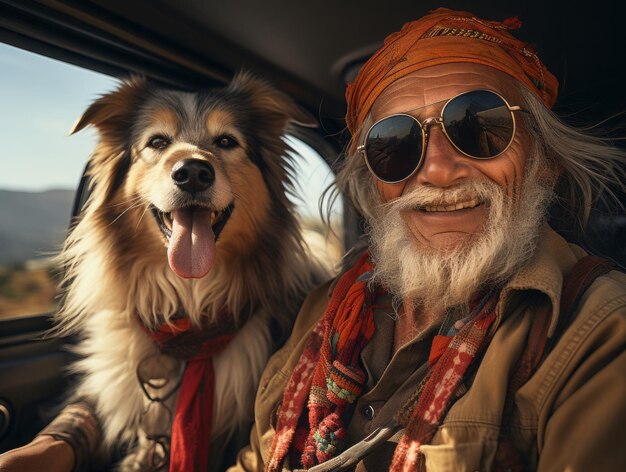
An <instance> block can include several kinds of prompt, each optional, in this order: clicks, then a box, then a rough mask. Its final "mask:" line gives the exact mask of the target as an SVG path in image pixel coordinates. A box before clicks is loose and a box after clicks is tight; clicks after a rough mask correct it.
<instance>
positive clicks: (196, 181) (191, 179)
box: [171, 159, 215, 194]
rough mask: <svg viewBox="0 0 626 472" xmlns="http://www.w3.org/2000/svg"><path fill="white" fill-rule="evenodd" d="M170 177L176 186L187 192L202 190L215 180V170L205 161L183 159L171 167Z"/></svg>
mask: <svg viewBox="0 0 626 472" xmlns="http://www.w3.org/2000/svg"><path fill="white" fill-rule="evenodd" d="M171 177H172V179H173V180H174V183H175V184H176V186H177V187H178V188H179V189H181V190H183V191H185V192H189V193H192V194H193V193H198V192H202V191H203V190H206V189H207V188H209V187H210V186H211V185H212V184H213V182H214V181H215V170H214V169H213V167H212V166H211V164H209V163H208V162H206V161H201V160H200V159H183V160H181V161H178V162H177V163H176V164H174V166H173V167H172V173H171Z"/></svg>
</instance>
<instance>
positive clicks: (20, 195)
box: [0, 43, 342, 319]
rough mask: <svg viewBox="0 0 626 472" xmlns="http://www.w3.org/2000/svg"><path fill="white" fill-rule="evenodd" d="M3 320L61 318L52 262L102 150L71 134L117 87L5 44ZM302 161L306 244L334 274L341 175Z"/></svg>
mask: <svg viewBox="0 0 626 472" xmlns="http://www.w3.org/2000/svg"><path fill="white" fill-rule="evenodd" d="M0 70H2V74H0V103H2V107H1V108H0V142H2V147H1V149H0V165H1V166H2V167H1V169H2V171H1V172H0V221H2V224H1V225H0V319H7V318H11V317H16V316H25V315H33V314H41V313H46V312H49V311H51V310H53V309H54V295H55V291H56V285H57V283H58V280H57V279H56V277H55V274H54V272H55V271H54V268H53V266H52V257H53V256H54V255H55V254H56V253H58V251H59V249H60V248H61V244H62V242H63V239H64V237H65V235H66V231H67V227H68V223H69V219H70V216H71V209H72V204H73V200H74V193H75V190H76V188H77V186H78V182H79V181H80V177H81V175H82V171H83V168H84V166H85V163H86V162H87V158H88V156H89V154H90V152H91V151H92V150H93V148H94V146H95V144H96V135H95V131H94V130H93V129H92V128H87V129H86V130H83V131H81V132H80V133H78V134H76V135H74V136H71V137H69V136H68V131H69V130H70V129H71V128H72V125H73V124H74V123H75V122H76V120H77V119H78V117H80V115H81V114H82V113H83V111H84V110H85V109H86V108H87V106H88V105H89V104H90V103H91V102H92V101H93V100H94V99H95V98H97V97H98V96H99V95H101V94H103V93H106V92H107V91H110V90H112V89H114V88H115V86H116V79H114V78H112V77H108V76H105V75H102V74H98V73H95V72H93V71H90V70H86V69H81V68H80V67H76V66H73V65H70V64H67V63H64V62H60V61H56V60H53V59H50V58H47V57H44V56H40V55H37V54H33V53H30V52H27V51H24V50H21V49H18V48H15V47H12V46H8V45H6V44H2V43H0ZM287 139H288V141H289V143H290V145H291V146H292V148H293V149H294V153H295V154H297V156H296V159H295V162H296V179H295V180H296V193H297V195H296V196H294V198H293V200H294V202H295V203H296V206H297V210H298V214H299V217H300V220H301V223H302V227H303V232H304V237H305V240H306V241H307V243H308V245H309V247H310V248H311V249H312V251H313V253H314V254H316V255H317V256H318V257H319V258H320V260H321V261H322V262H324V263H325V264H327V265H328V267H329V268H332V267H333V265H334V264H335V263H336V262H337V261H338V259H339V257H340V256H341V254H342V247H341V241H342V234H341V228H342V206H341V202H340V201H338V202H337V203H336V204H335V205H334V208H333V211H332V213H331V215H330V222H331V226H332V231H330V230H329V228H328V227H327V225H326V224H325V222H323V221H322V219H321V218H320V212H319V208H318V201H319V198H320V195H321V194H322V192H323V190H324V189H325V188H326V187H327V186H328V185H329V184H331V183H332V181H333V174H332V172H331V170H330V168H329V167H328V165H327V164H326V163H325V161H324V159H323V158H322V157H321V156H320V155H319V153H317V152H316V151H315V150H314V149H312V148H311V147H310V146H308V145H307V144H305V143H304V142H302V141H300V140H298V139H296V138H294V137H288V138H287Z"/></svg>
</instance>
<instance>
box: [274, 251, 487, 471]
mask: <svg viewBox="0 0 626 472" xmlns="http://www.w3.org/2000/svg"><path fill="white" fill-rule="evenodd" d="M371 271H372V264H371V263H370V261H369V259H368V254H367V252H366V253H364V254H363V255H362V256H361V258H360V259H359V261H358V262H357V263H356V264H355V266H354V267H352V269H350V270H349V271H347V272H346V273H345V274H344V275H343V276H342V277H341V278H340V279H339V282H338V283H337V285H336V287H335V289H334V290H333V293H332V296H331V299H330V302H329V304H328V307H327V309H326V312H325V313H324V316H323V317H322V319H321V320H320V322H319V323H318V324H317V326H316V327H315V329H314V330H313V332H312V334H311V335H310V337H309V339H308V340H307V342H306V345H305V348H304V352H303V353H302V355H301V357H300V359H299V361H298V363H297V364H296V367H295V369H294V371H293V374H292V376H291V378H290V380H289V383H288V384H287V387H286V389H285V393H284V396H283V401H282V404H281V407H280V411H279V413H278V420H277V424H276V435H275V436H274V441H273V443H272V449H271V456H270V460H269V463H268V467H267V470H268V471H274V472H277V471H279V470H281V467H282V465H283V462H284V460H285V458H286V457H287V456H288V454H291V458H292V459H294V460H295V461H296V462H300V463H301V464H293V465H295V466H299V465H302V466H304V467H305V468H311V467H312V466H314V465H316V464H320V463H323V462H326V461H327V460H329V459H331V458H333V457H335V456H336V455H338V454H339V453H340V452H342V450H343V448H344V443H343V441H344V439H345V437H346V432H347V425H348V423H349V421H350V417H349V411H350V409H349V408H348V406H349V405H350V404H351V403H353V402H354V401H355V400H356V399H357V398H358V397H359V395H360V394H361V391H362V388H363V385H364V382H365V373H364V372H363V370H362V368H361V366H360V354H361V351H362V349H363V348H364V347H365V345H366V344H367V343H368V341H369V340H370V339H371V338H372V336H373V334H374V321H373V301H374V299H375V296H376V293H375V292H374V290H373V289H372V287H371V286H370V285H369V284H368V282H369V279H370V273H371ZM485 298H486V297H483V300H482V303H480V304H478V305H477V306H476V307H474V309H475V310H476V311H479V312H478V313H477V314H476V316H474V317H473V318H472V319H471V320H469V321H468V322H467V323H466V324H465V325H464V326H463V327H462V328H461V329H460V330H459V331H458V333H457V334H456V335H455V336H454V337H451V338H450V341H449V343H447V345H446V346H445V347H439V348H438V350H439V352H438V353H437V356H436V357H437V358H433V359H432V361H433V364H434V365H433V366H432V369H431V371H430V374H429V376H428V378H427V380H426V383H425V385H424V388H423V391H422V393H421V395H420V396H419V400H418V402H417V404H416V405H415V407H414V408H413V410H412V414H411V415H410V416H411V418H410V420H409V423H408V426H407V428H406V433H405V435H404V437H403V439H402V440H401V442H400V443H399V444H398V447H397V448H396V452H395V455H394V459H393V464H392V469H391V470H394V471H400V470H414V469H415V467H416V465H417V463H418V461H420V460H421V459H420V456H421V454H420V452H419V448H420V445H421V444H425V443H428V442H429V441H430V440H431V439H432V437H433V434H434V433H435V431H436V430H437V427H438V425H439V424H440V423H441V421H442V420H443V417H444V416H445V414H446V412H447V411H448V409H449V408H450V406H451V404H452V403H453V402H454V401H455V400H456V399H457V398H458V395H457V392H458V390H459V387H460V386H461V385H462V381H463V379H464V378H465V376H466V373H467V372H468V368H469V367H470V365H471V364H472V363H473V362H474V361H476V360H477V359H480V357H481V356H482V354H483V353H484V350H485V348H486V346H487V345H488V343H489V339H490V338H489V337H488V336H487V333H488V332H489V327H490V326H491V325H492V323H493V322H494V320H495V318H496V315H495V306H496V301H497V297H496V296H495V295H493V294H491V295H490V296H489V297H488V298H487V299H486V300H485ZM470 312H474V310H470Z"/></svg>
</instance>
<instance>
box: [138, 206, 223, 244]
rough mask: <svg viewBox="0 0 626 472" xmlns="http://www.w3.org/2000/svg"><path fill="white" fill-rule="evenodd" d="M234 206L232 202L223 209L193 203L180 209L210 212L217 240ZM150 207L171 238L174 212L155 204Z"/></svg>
mask: <svg viewBox="0 0 626 472" xmlns="http://www.w3.org/2000/svg"><path fill="white" fill-rule="evenodd" d="M234 207H235V206H234V204H232V203H231V204H230V205H228V206H227V207H226V208H224V209H223V210H210V209H208V208H205V207H202V206H199V205H192V206H189V207H187V208H184V209H181V210H178V211H190V212H192V213H195V212H209V213H210V218H211V228H212V229H213V233H214V234H215V240H216V241H217V238H218V237H219V235H220V233H221V232H222V230H223V229H224V226H226V223H227V222H228V219H229V218H230V215H231V213H232V212H233V208H234ZM150 209H151V210H152V214H153V215H154V218H155V219H156V221H157V224H158V225H159V229H160V230H161V232H162V233H163V235H164V236H165V237H166V238H167V239H168V240H169V239H170V238H171V237H172V226H173V224H174V221H173V219H172V213H166V212H163V211H161V210H159V209H158V208H156V207H155V206H154V205H152V206H151V208H150Z"/></svg>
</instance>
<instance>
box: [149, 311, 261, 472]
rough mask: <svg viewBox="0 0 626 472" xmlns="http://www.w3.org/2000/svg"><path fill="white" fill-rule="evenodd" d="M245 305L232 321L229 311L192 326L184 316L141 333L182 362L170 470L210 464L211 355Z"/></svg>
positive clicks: (223, 343)
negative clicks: (199, 324)
mask: <svg viewBox="0 0 626 472" xmlns="http://www.w3.org/2000/svg"><path fill="white" fill-rule="evenodd" d="M249 311H250V310H247V309H244V310H243V311H242V314H241V315H240V317H239V319H238V323H237V324H235V320H234V319H233V316H232V314H230V313H228V312H223V313H220V314H218V316H217V319H216V320H213V321H210V322H209V321H206V319H205V318H203V324H202V326H200V327H196V326H193V325H192V324H191V322H190V320H189V319H188V318H179V319H176V320H174V321H173V322H171V323H170V324H167V323H163V324H162V325H161V326H159V327H158V328H157V329H156V330H149V329H148V328H146V327H145V326H144V325H143V324H142V323H141V322H140V324H141V326H142V327H143V328H144V331H145V332H146V333H147V334H148V335H149V336H150V337H151V338H152V340H153V341H154V342H155V344H156V345H157V346H159V348H160V349H161V352H163V353H164V354H168V355H171V356H172V357H176V358H179V359H183V360H185V361H186V365H185V372H184V374H183V378H182V382H181V385H180V392H179V396H178V402H177V404H176V412H175V414H174V420H173V423H172V436H171V444H170V471H182V470H184V471H190V472H191V471H193V472H204V471H206V470H207V467H208V453H209V443H210V440H211V424H212V414H213V391H214V387H215V372H214V370H213V360H212V359H213V357H215V356H216V355H218V354H219V353H221V352H222V351H223V350H224V348H226V346H227V345H228V343H229V342H230V340H231V339H232V338H233V336H234V335H235V333H236V332H237V330H238V328H239V327H241V326H242V325H243V324H244V323H245V322H246V320H247V318H248V317H249Z"/></svg>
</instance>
